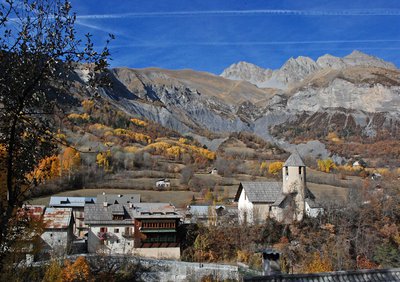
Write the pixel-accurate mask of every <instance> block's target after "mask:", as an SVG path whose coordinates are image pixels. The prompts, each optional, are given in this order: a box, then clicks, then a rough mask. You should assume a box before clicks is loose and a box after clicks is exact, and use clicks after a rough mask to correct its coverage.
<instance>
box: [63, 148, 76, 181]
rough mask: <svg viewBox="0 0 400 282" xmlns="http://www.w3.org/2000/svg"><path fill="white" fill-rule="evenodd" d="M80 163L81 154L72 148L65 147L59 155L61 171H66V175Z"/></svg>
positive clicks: (69, 174)
mask: <svg viewBox="0 0 400 282" xmlns="http://www.w3.org/2000/svg"><path fill="white" fill-rule="evenodd" d="M80 165H81V154H80V153H79V152H78V151H77V150H75V149H74V148H71V147H67V148H65V150H64V153H63V154H62V155H61V169H62V171H63V172H67V173H68V176H69V177H70V176H71V173H72V172H73V171H75V170H77V169H78V168H79V167H80Z"/></svg>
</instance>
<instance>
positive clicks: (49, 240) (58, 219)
mask: <svg viewBox="0 0 400 282" xmlns="http://www.w3.org/2000/svg"><path fill="white" fill-rule="evenodd" d="M43 223H44V226H45V227H44V232H43V234H42V235H41V238H42V240H43V242H44V248H43V252H45V253H54V254H59V255H60V254H66V253H68V252H69V251H70V248H71V243H72V241H73V239H74V234H73V225H74V217H73V213H72V208H46V211H45V212H44V216H43Z"/></svg>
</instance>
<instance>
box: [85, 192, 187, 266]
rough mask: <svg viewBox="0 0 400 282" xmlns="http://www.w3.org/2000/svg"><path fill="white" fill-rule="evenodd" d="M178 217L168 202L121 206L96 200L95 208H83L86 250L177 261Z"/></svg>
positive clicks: (132, 203)
mask: <svg viewBox="0 0 400 282" xmlns="http://www.w3.org/2000/svg"><path fill="white" fill-rule="evenodd" d="M107 196H110V195H107ZM107 198H108V199H109V198H110V197H107ZM180 218H181V216H180V215H179V214H178V213H177V212H176V210H175V207H174V206H173V205H171V204H169V203H138V202H129V203H122V204H120V203H115V201H113V200H112V201H111V202H108V201H103V202H100V201H99V199H98V201H97V203H96V204H95V205H86V206H85V223H86V224H87V225H88V226H89V233H88V251H89V253H107V254H132V255H140V256H145V257H155V258H174V259H179V258H180V248H179V243H178V238H177V228H178V225H179V223H180Z"/></svg>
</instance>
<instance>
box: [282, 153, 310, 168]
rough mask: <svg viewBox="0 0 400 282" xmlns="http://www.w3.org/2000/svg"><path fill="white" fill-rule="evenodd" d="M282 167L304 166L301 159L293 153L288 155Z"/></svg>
mask: <svg viewBox="0 0 400 282" xmlns="http://www.w3.org/2000/svg"><path fill="white" fill-rule="evenodd" d="M284 166H306V165H305V164H304V162H303V160H302V159H301V157H300V155H299V153H297V152H294V153H293V154H291V155H290V157H289V158H288V159H287V160H286V162H285V164H284Z"/></svg>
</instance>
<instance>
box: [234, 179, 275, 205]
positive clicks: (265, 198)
mask: <svg viewBox="0 0 400 282" xmlns="http://www.w3.org/2000/svg"><path fill="white" fill-rule="evenodd" d="M243 189H244V190H245V192H246V195H247V198H248V199H249V201H250V202H253V203H274V202H275V201H276V199H277V198H278V197H279V196H281V194H282V183H281V182H241V183H240V185H239V189H238V191H237V193H236V196H235V201H239V197H240V194H241V193H242V190H243Z"/></svg>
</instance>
